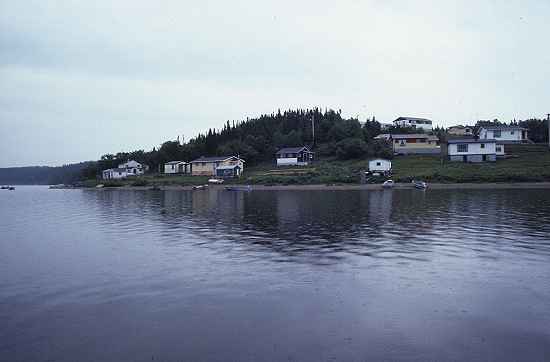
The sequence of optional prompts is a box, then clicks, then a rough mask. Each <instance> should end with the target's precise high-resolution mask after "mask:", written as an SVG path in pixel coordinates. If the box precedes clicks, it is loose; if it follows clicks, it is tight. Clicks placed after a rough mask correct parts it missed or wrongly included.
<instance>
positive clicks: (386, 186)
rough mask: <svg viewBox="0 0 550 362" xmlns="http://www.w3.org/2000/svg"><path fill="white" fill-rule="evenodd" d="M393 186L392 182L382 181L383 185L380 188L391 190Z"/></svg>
mask: <svg viewBox="0 0 550 362" xmlns="http://www.w3.org/2000/svg"><path fill="white" fill-rule="evenodd" d="M394 186H395V182H393V180H386V181H384V183H383V184H382V188H385V189H391V188H393V187H394Z"/></svg>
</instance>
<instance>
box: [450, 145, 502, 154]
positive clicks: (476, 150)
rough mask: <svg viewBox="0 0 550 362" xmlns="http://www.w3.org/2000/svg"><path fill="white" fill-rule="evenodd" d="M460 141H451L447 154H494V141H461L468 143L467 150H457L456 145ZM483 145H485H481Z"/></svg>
mask: <svg viewBox="0 0 550 362" xmlns="http://www.w3.org/2000/svg"><path fill="white" fill-rule="evenodd" d="M459 144H460V143H451V144H449V155H450V156H456V155H494V154H495V153H496V143H495V142H488V143H463V144H467V145H468V151H467V152H458V145H459ZM482 144H483V145H485V147H483V148H482V147H481V145H482Z"/></svg>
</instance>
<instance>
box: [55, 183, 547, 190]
mask: <svg viewBox="0 0 550 362" xmlns="http://www.w3.org/2000/svg"><path fill="white" fill-rule="evenodd" d="M228 186H232V187H243V186H245V185H240V184H227V185H209V186H208V189H211V190H224V189H225V187H228ZM250 188H251V191H352V190H359V191H361V190H366V191H368V190H391V189H384V188H383V187H382V184H364V185H360V184H347V185H273V186H267V185H250ZM65 189H79V190H97V191H102V190H134V191H193V186H178V185H166V186H158V187H156V188H153V186H121V187H103V188H95V187H91V188H78V187H75V188H65ZM393 189H395V190H407V189H409V190H412V189H414V185H413V184H411V183H396V184H395V186H394V187H393ZM430 189H431V190H506V189H550V182H503V183H431V184H428V190H430ZM195 191H205V190H195Z"/></svg>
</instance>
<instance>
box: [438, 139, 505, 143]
mask: <svg viewBox="0 0 550 362" xmlns="http://www.w3.org/2000/svg"><path fill="white" fill-rule="evenodd" d="M496 142H497V141H496V140H493V139H486V140H485V139H484V140H481V139H479V138H451V139H448V140H447V143H450V144H453V143H496Z"/></svg>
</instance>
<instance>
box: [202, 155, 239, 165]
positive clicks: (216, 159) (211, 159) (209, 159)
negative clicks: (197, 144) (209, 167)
mask: <svg viewBox="0 0 550 362" xmlns="http://www.w3.org/2000/svg"><path fill="white" fill-rule="evenodd" d="M230 158H235V159H239V160H241V161H242V162H244V160H243V159H241V158H239V157H237V156H215V157H200V158H197V159H196V160H193V161H191V163H196V162H208V163H210V162H221V161H225V160H228V159H230Z"/></svg>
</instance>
